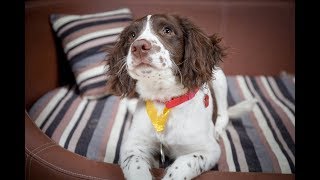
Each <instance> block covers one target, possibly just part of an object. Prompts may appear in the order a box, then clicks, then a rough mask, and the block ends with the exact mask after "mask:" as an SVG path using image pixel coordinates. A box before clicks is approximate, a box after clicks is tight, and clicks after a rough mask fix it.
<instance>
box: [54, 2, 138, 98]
mask: <svg viewBox="0 0 320 180" xmlns="http://www.w3.org/2000/svg"><path fill="white" fill-rule="evenodd" d="M50 20H51V25H52V28H53V30H54V32H55V33H56V36H57V37H58V39H59V40H60V41H61V44H62V46H63V49H64V52H65V53H66V57H67V60H68V61H69V64H70V65H71V68H72V71H73V74H74V76H75V79H76V82H77V85H78V88H79V91H80V93H81V94H82V95H84V96H87V97H92V98H97V97H101V96H103V95H106V94H107V92H106V90H105V85H106V81H107V79H106V77H105V61H104V60H105V58H106V55H107V54H106V52H105V48H106V47H107V46H112V45H113V44H114V43H115V42H116V39H117V37H118V35H119V34H120V33H121V31H122V30H123V29H124V28H125V27H126V26H127V25H129V23H130V22H131V21H132V14H131V12H130V10H129V9H127V8H123V9H117V10H113V11H107V12H102V13H95V14H86V15H65V14H52V15H51V16H50Z"/></svg>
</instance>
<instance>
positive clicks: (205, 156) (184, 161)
mask: <svg viewBox="0 0 320 180" xmlns="http://www.w3.org/2000/svg"><path fill="white" fill-rule="evenodd" d="M220 153H221V150H220V147H219V146H218V145H216V146H215V148H214V149H210V150H208V151H198V152H194V153H190V154H187V155H183V156H180V157H178V158H177V159H176V160H175V161H174V163H173V164H172V165H171V166H170V167H169V168H168V169H167V171H166V174H165V176H164V178H163V180H167V179H175V180H180V179H182V180H186V179H192V178H194V177H196V176H198V175H200V174H201V173H203V172H205V171H208V170H210V169H212V168H213V167H214V166H215V165H216V163H217V162H218V160H219V157H220Z"/></svg>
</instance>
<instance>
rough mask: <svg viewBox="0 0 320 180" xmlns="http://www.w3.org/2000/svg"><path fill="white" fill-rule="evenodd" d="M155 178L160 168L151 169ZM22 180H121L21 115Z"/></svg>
mask: <svg viewBox="0 0 320 180" xmlns="http://www.w3.org/2000/svg"><path fill="white" fill-rule="evenodd" d="M152 174H153V175H154V176H155V177H156V178H157V179H160V177H161V176H162V175H163V170H162V169H152ZM25 176H26V178H25V179H46V180H50V179H54V180H57V179H108V180H113V179H115V180H120V179H124V177H123V174H122V171H121V169H120V167H119V166H118V165H115V164H109V163H105V162H98V161H93V160H89V159H87V158H85V157H83V156H80V155H78V154H76V153H73V152H70V151H68V150H66V149H64V148H62V147H61V146H59V145H58V144H57V143H55V142H54V141H53V140H51V139H50V138H49V137H47V136H46V135H45V134H44V133H43V132H42V131H41V130H40V129H39V128H38V127H37V126H36V125H35V124H34V123H33V121H32V120H31V119H30V117H29V115H28V113H27V112H25ZM197 179H202V180H206V179H215V180H223V179H228V180H242V179H246V180H257V179H259V180H267V179H272V180H293V179H295V175H292V174H273V173H242V172H241V173H239V172H238V173H234V172H216V171H210V172H206V173H204V174H202V175H201V176H199V177H198V178H197Z"/></svg>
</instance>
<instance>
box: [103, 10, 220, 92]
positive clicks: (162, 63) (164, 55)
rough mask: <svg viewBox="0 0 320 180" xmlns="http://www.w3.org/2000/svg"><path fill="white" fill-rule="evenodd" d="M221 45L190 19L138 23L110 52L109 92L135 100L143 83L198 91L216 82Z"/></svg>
mask: <svg viewBox="0 0 320 180" xmlns="http://www.w3.org/2000/svg"><path fill="white" fill-rule="evenodd" d="M219 42H220V38H218V37H217V36H216V35H213V36H211V37H207V36H206V35H205V34H204V33H203V32H202V31H201V30H200V29H199V28H198V27H196V26H195V25H194V24H193V23H192V22H190V21H189V20H188V19H186V18H182V17H179V16H176V15H167V14H156V15H148V16H145V17H143V18H141V19H138V20H136V21H134V22H133V23H132V24H131V25H130V26H128V27H126V28H125V29H124V30H123V31H122V33H121V34H120V37H119V40H118V42H117V43H116V45H115V47H114V48H113V49H112V50H111V51H110V52H109V57H108V59H107V64H108V72H107V75H108V76H109V80H108V87H109V90H111V91H112V92H113V93H114V94H115V95H119V96H128V97H132V96H134V95H136V84H137V83H139V82H145V83H150V82H152V83H153V84H154V85H158V84H159V83H160V84H161V83H162V84H164V85H165V84H166V83H168V82H170V83H174V84H180V85H182V86H183V87H184V88H185V89H188V90H190V89H194V88H198V87H200V86H201V85H202V84H204V83H206V82H209V81H210V80H211V79H212V78H213V71H212V70H213V69H214V67H215V66H217V64H218V62H219V61H221V59H222V57H223V56H224V52H223V49H222V48H221V46H220V45H219ZM170 83H168V84H170ZM151 85H152V84H151ZM159 88H161V87H160V86H159Z"/></svg>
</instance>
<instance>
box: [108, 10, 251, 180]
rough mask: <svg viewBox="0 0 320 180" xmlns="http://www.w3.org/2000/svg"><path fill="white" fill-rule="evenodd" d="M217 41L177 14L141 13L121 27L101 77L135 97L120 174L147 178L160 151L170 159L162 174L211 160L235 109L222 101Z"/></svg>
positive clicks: (189, 172) (188, 173) (187, 173)
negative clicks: (105, 74)
mask: <svg viewBox="0 0 320 180" xmlns="http://www.w3.org/2000/svg"><path fill="white" fill-rule="evenodd" d="M219 42H220V39H219V38H218V37H217V36H216V35H213V36H211V37H207V36H206V35H205V34H204V33H203V32H202V31H201V30H200V29H199V28H198V27H196V26H195V25H194V24H193V23H192V22H190V21H189V20H188V19H186V18H182V17H179V16H176V15H167V14H156V15H147V16H145V17H143V18H141V19H138V20H136V21H134V22H133V23H132V24H131V25H130V26H128V27H126V28H125V29H124V30H123V32H122V33H121V35H120V37H119V41H118V42H117V43H116V45H115V47H114V48H113V49H112V50H111V52H110V54H109V58H108V59H107V64H108V72H107V75H108V78H109V80H108V86H109V89H110V90H111V91H112V92H113V93H114V94H115V95H119V96H122V97H128V98H132V97H138V98H139V100H138V102H137V106H136V110H135V112H134V116H133V121H132V125H131V128H130V131H129V133H128V137H127V139H126V141H125V142H124V144H123V145H122V149H121V152H120V165H121V168H122V170H123V173H124V176H125V178H126V179H133V180H144V179H152V174H151V173H150V168H152V167H154V164H155V162H156V161H155V158H154V157H155V156H156V155H159V154H161V159H162V161H163V160H164V157H165V155H166V156H168V157H170V158H171V159H174V162H173V163H172V164H171V165H170V166H169V167H168V168H167V169H166V174H165V175H164V177H163V179H176V180H180V179H182V180H184V179H192V178H194V177H196V176H198V175H200V174H201V173H203V172H205V171H208V170H210V169H212V168H213V167H214V166H215V165H216V164H217V162H218V160H219V157H220V153H221V150H220V147H219V144H218V142H217V140H216V139H218V137H219V135H220V134H221V133H222V132H223V130H224V128H225V127H226V126H227V124H228V121H229V115H230V113H233V114H239V112H240V111H241V110H240V111H239V108H238V109H235V108H234V109H233V110H232V108H231V109H230V108H229V110H228V107H227V106H228V105H227V82H226V77H225V75H224V73H223V71H222V70H221V69H220V68H219V67H218V63H219V62H220V61H221V60H222V57H223V56H224V51H223V48H222V47H221V46H220V45H219ZM240 109H241V108H240ZM244 109H246V108H244ZM247 109H248V108H247ZM228 113H229V114H228ZM213 119H216V123H215V125H214V123H213Z"/></svg>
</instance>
